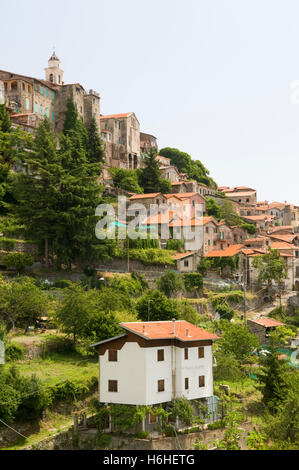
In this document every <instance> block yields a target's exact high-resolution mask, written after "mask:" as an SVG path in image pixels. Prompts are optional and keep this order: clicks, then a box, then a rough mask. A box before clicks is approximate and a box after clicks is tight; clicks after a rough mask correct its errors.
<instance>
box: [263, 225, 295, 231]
mask: <svg viewBox="0 0 299 470" xmlns="http://www.w3.org/2000/svg"><path fill="white" fill-rule="evenodd" d="M269 232H270V233H274V232H288V233H289V232H291V233H294V227H293V226H292V225H280V226H278V227H272V228H271V229H270V230H269Z"/></svg>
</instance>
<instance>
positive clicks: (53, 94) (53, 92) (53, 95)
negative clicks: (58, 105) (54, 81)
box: [52, 91, 55, 100]
mask: <svg viewBox="0 0 299 470" xmlns="http://www.w3.org/2000/svg"><path fill="white" fill-rule="evenodd" d="M52 100H55V91H52Z"/></svg>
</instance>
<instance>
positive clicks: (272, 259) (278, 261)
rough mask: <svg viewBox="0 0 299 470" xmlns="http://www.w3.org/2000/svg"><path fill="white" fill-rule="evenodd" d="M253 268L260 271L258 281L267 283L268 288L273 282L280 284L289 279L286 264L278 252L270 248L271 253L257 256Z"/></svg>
mask: <svg viewBox="0 0 299 470" xmlns="http://www.w3.org/2000/svg"><path fill="white" fill-rule="evenodd" d="M252 266H253V267H254V268H256V269H257V270H258V271H259V274H258V281H259V282H261V283H262V282H267V284H268V286H270V285H272V283H273V281H274V282H276V283H278V284H280V283H281V282H282V281H283V279H286V278H287V271H286V264H285V261H284V259H282V258H281V257H280V253H279V251H278V250H271V248H270V249H269V253H265V254H264V255H261V256H256V257H255V258H254V260H253V262H252Z"/></svg>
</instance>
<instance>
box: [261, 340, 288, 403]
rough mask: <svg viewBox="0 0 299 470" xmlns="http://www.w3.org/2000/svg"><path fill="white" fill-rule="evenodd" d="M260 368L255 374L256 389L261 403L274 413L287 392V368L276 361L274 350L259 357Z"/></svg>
mask: <svg viewBox="0 0 299 470" xmlns="http://www.w3.org/2000/svg"><path fill="white" fill-rule="evenodd" d="M260 361H261V367H260V368H259V370H258V371H257V372H256V377H257V380H258V388H259V389H260V391H261V393H262V397H263V398H262V401H263V403H264V404H265V405H266V406H267V407H268V408H269V410H270V411H271V412H273V411H274V412H275V411H276V410H277V409H278V407H279V405H280V404H281V403H282V402H283V400H284V397H285V395H286V392H287V390H288V380H287V379H288V376H287V371H288V370H289V366H288V365H287V364H286V363H285V362H284V361H280V360H279V359H278V354H277V351H276V350H275V349H273V348H272V349H271V351H270V353H269V354H267V355H266V356H264V357H261V359H260Z"/></svg>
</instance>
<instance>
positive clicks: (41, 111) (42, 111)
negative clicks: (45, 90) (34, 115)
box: [40, 104, 44, 116]
mask: <svg viewBox="0 0 299 470" xmlns="http://www.w3.org/2000/svg"><path fill="white" fill-rule="evenodd" d="M40 113H41V115H42V116H43V115H44V107H43V105H42V104H41V105H40Z"/></svg>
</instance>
